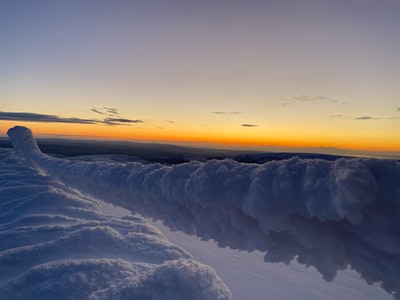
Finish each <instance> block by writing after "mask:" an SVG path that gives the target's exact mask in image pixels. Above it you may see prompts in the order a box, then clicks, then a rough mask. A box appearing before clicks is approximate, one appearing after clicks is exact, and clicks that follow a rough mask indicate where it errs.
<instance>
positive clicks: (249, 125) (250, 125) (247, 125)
mask: <svg viewBox="0 0 400 300" xmlns="http://www.w3.org/2000/svg"><path fill="white" fill-rule="evenodd" d="M240 126H242V127H258V125H256V124H247V123H245V124H242V125H240Z"/></svg>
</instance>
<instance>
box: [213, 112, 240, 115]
mask: <svg viewBox="0 0 400 300" xmlns="http://www.w3.org/2000/svg"><path fill="white" fill-rule="evenodd" d="M241 113H242V112H240V111H213V114H216V115H238V114H241Z"/></svg>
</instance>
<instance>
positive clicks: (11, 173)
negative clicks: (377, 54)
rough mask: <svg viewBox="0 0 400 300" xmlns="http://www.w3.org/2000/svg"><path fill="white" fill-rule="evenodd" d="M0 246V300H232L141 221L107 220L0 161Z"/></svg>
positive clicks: (87, 202)
mask: <svg viewBox="0 0 400 300" xmlns="http://www.w3.org/2000/svg"><path fill="white" fill-rule="evenodd" d="M21 146H23V145H21ZM0 241H1V243H0V299H153V300H156V299H158V300H161V299H163V300H164V299H203V300H213V299H221V300H222V299H231V295H230V292H229V290H228V289H227V288H226V286H225V285H224V284H223V283H222V281H221V280H220V279H219V278H218V277H217V275H216V274H215V272H214V271H213V270H212V269H211V268H209V267H208V266H205V265H203V264H200V263H197V262H195V261H194V260H193V259H192V258H191V256H190V255H189V254H188V253H186V252H185V251H184V250H182V249H181V248H179V247H177V246H175V245H174V244H171V243H170V242H169V241H168V240H167V239H166V238H165V237H164V235H162V234H161V232H160V231H159V230H158V229H156V228H155V227H153V226H152V225H150V224H149V223H148V222H146V221H145V220H144V219H143V218H141V217H138V216H126V217H116V216H109V215H106V214H104V213H103V212H102V210H101V208H100V206H99V204H98V202H97V201H96V200H93V199H89V198H86V197H83V196H82V195H80V194H78V193H76V192H74V191H71V190H68V189H67V188H66V187H65V186H64V185H63V184H60V183H57V182H55V181H54V180H53V179H52V178H50V177H48V176H45V175H40V174H38V172H37V171H36V170H33V169H31V168H28V167H27V166H26V165H25V164H24V163H21V161H18V160H14V159H7V160H2V161H0Z"/></svg>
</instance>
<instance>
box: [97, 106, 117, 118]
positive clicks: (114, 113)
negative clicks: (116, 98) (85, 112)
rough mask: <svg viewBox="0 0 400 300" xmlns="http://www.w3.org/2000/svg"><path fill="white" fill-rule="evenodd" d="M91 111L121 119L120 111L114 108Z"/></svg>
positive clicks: (100, 108) (99, 108)
mask: <svg viewBox="0 0 400 300" xmlns="http://www.w3.org/2000/svg"><path fill="white" fill-rule="evenodd" d="M91 111H92V112H94V113H97V114H99V115H106V116H109V117H114V118H115V117H119V112H118V109H116V108H113V107H93V108H92V109H91Z"/></svg>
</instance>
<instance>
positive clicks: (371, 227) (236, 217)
mask: <svg viewBox="0 0 400 300" xmlns="http://www.w3.org/2000/svg"><path fill="white" fill-rule="evenodd" d="M8 134H9V136H10V140H11V142H12V143H13V146H14V148H15V151H16V153H17V154H18V155H19V156H20V157H21V158H22V159H24V160H25V161H26V163H28V164H29V165H30V166H33V167H35V168H36V169H39V170H41V171H43V172H45V173H46V174H48V175H50V176H52V177H54V178H57V179H58V180H60V181H62V182H64V183H66V184H68V185H71V186H73V187H75V188H77V189H79V190H81V191H82V192H84V193H89V194H92V195H94V196H97V197H101V198H102V199H103V200H105V201H108V202H110V203H113V204H115V205H119V206H121V207H124V208H127V209H129V210H131V211H133V212H140V213H141V214H143V215H145V216H148V217H152V218H155V219H160V220H163V222H164V223H165V224H167V225H168V226H169V227H171V228H172V229H179V230H182V231H185V232H187V233H190V234H196V235H198V236H200V237H202V238H204V239H210V238H212V239H214V240H216V241H217V242H218V243H219V244H220V245H221V246H230V247H232V248H239V249H245V250H253V249H259V250H261V251H268V253H267V254H266V256H265V260H266V261H283V262H287V263H288V262H290V260H292V259H293V258H295V257H297V260H298V261H299V262H300V263H302V264H305V265H314V266H315V267H316V268H317V269H318V270H319V271H320V272H321V273H322V274H323V276H324V278H325V279H327V280H332V279H333V278H334V276H335V274H336V272H337V270H339V269H344V268H346V267H347V266H349V265H350V266H351V267H352V268H354V269H356V270H357V271H358V272H360V273H361V275H362V276H363V277H364V278H365V280H366V281H367V282H368V283H372V282H382V286H383V288H384V289H385V290H387V291H388V292H389V293H393V294H394V295H396V296H398V294H399V291H400V279H399V278H400V270H399V268H393V267H391V266H393V265H395V266H399V265H400V250H399V249H400V247H399V246H400V238H399V236H398V232H399V230H400V221H399V220H398V218H397V217H396V216H397V215H398V213H399V212H400V203H399V199H400V183H399V180H400V164H399V162H397V161H391V160H377V159H362V158H352V159H345V158H343V159H338V160H336V161H325V160H319V159H299V158H292V159H289V160H284V161H272V162H267V163H265V164H261V165H256V164H245V163H238V162H235V161H232V160H222V161H214V160H210V161H207V162H189V163H184V164H180V165H175V166H164V165H161V164H150V165H143V164H140V163H129V164H118V163H109V162H91V163H88V162H78V161H73V162H72V161H68V160H62V159H55V158H51V157H49V156H47V155H44V154H43V153H41V152H40V150H39V148H38V147H37V145H36V143H35V141H34V139H33V136H32V133H31V132H30V130H29V129H27V128H24V127H14V128H12V129H10V130H9V132H8Z"/></svg>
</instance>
